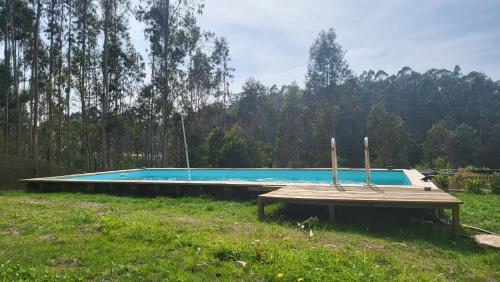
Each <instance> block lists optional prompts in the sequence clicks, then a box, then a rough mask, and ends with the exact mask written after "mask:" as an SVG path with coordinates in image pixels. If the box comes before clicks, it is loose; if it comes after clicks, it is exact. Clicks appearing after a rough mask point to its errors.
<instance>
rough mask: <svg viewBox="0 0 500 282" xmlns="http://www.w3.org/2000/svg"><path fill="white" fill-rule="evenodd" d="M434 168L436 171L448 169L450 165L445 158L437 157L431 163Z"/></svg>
mask: <svg viewBox="0 0 500 282" xmlns="http://www.w3.org/2000/svg"><path fill="white" fill-rule="evenodd" d="M431 164H432V168H434V169H446V168H449V167H450V163H449V162H447V161H446V159H445V158H443V157H437V158H435V159H433V160H432V162H431Z"/></svg>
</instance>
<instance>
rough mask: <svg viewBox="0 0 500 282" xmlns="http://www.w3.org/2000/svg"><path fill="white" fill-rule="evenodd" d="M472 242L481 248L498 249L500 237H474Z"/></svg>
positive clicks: (499, 247)
mask: <svg viewBox="0 0 500 282" xmlns="http://www.w3.org/2000/svg"><path fill="white" fill-rule="evenodd" d="M474 241H475V242H476V243H477V244H478V245H481V246H488V247H493V248H497V249H500V236H498V235H490V234H488V235H484V234H483V235H476V236H474Z"/></svg>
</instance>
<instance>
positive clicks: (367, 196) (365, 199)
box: [257, 182, 462, 235]
mask: <svg viewBox="0 0 500 282" xmlns="http://www.w3.org/2000/svg"><path fill="white" fill-rule="evenodd" d="M414 184H415V183H414ZM417 184H419V183H417ZM420 184H421V186H420V185H418V186H359V185H358V186H355V185H353V186H348V185H337V186H334V185H286V186H283V187H281V188H280V189H277V190H274V191H271V192H268V193H265V194H261V195H259V196H258V198H257V204H258V216H259V219H261V220H262V219H264V218H265V214H264V207H265V205H266V204H269V203H275V202H280V203H285V204H306V205H326V206H328V210H329V217H330V221H331V222H334V221H335V207H338V206H350V207H396V208H429V209H434V210H435V211H436V212H437V213H438V215H439V216H442V215H443V209H451V210H452V219H453V227H454V232H455V235H457V234H458V233H459V228H460V205H461V204H462V201H460V200H459V199H457V198H455V197H453V196H452V195H450V194H448V193H446V192H445V191H443V190H441V189H439V188H437V187H436V186H435V185H434V184H432V183H431V182H425V183H424V182H422V183H420ZM424 187H428V188H427V189H426V188H424ZM429 188H430V190H428V189H429Z"/></svg>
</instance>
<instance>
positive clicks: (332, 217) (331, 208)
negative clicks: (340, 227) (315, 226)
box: [328, 204, 335, 223]
mask: <svg viewBox="0 0 500 282" xmlns="http://www.w3.org/2000/svg"><path fill="white" fill-rule="evenodd" d="M328 215H329V218H330V223H334V222H335V206H334V205H333V204H328Z"/></svg>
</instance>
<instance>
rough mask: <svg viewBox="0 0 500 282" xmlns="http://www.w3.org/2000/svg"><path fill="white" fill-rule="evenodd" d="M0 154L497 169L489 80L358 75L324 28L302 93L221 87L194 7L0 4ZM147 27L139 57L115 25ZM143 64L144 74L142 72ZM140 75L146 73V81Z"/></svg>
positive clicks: (225, 77)
mask: <svg viewBox="0 0 500 282" xmlns="http://www.w3.org/2000/svg"><path fill="white" fill-rule="evenodd" d="M0 2H1V3H0V4H1V7H2V10H1V11H0V39H1V40H2V46H3V51H4V56H3V58H2V61H1V64H0V114H1V119H0V123H1V125H2V130H1V133H0V149H1V150H2V152H4V153H6V154H10V155H15V156H18V157H29V158H32V159H44V160H52V161H55V162H57V163H59V164H61V165H64V166H69V167H78V168H85V169H88V168H90V169H109V168H126V167H138V166H181V167H184V166H185V155H184V143H183V137H182V127H181V113H183V115H185V125H186V135H187V141H188V147H189V156H190V160H191V165H192V166H193V167H263V166H266V167H267V166H273V167H311V166H329V164H330V161H329V160H330V158H329V139H330V138H331V137H335V138H336V139H337V144H338V152H339V163H340V165H342V166H350V167H360V166H362V158H363V147H362V146H363V144H362V139H363V137H364V136H368V137H369V138H370V144H371V156H372V162H373V163H374V165H375V166H382V167H383V166H397V167H408V166H416V165H425V166H438V167H445V166H453V167H457V166H466V165H475V166H488V167H500V155H499V154H500V150H499V149H498V148H497V147H496V146H497V144H500V116H499V115H500V113H499V109H500V99H499V98H500V93H499V90H500V83H499V82H498V81H497V82H494V81H492V80H491V79H490V78H488V77H487V76H486V75H484V74H482V73H479V72H471V73H469V74H463V73H462V72H461V70H460V68H459V67H458V66H457V67H455V69H454V70H452V71H449V70H435V69H433V70H429V71H427V72H425V73H417V72H414V71H412V70H411V69H410V68H408V67H404V68H403V69H401V70H400V71H399V72H398V73H397V74H394V75H388V74H387V73H385V72H384V71H377V72H374V71H366V72H363V73H362V74H361V75H359V76H357V75H354V74H353V73H352V71H351V70H350V68H349V66H348V64H347V62H346V61H345V59H344V50H343V49H342V47H341V46H340V45H339V44H338V42H337V39H336V35H335V32H334V31H333V29H330V30H327V31H323V32H321V33H320V34H319V36H318V37H317V39H316V40H315V41H314V42H313V44H312V46H311V48H310V51H309V53H310V58H309V63H308V71H307V74H305V81H306V83H305V87H303V88H302V87H299V86H297V85H296V84H291V85H285V86H281V87H278V86H275V85H273V86H265V85H263V84H262V83H260V82H258V81H256V80H254V79H249V80H248V81H247V82H246V83H245V85H244V86H243V91H242V92H241V93H239V94H233V93H231V92H230V91H229V86H230V83H231V80H232V73H233V71H234V69H233V68H231V66H230V57H229V44H228V43H227V41H226V40H225V39H224V38H223V37H217V36H215V34H213V33H211V32H208V31H204V30H202V29H201V28H200V26H199V25H198V24H197V21H196V20H197V17H198V16H199V15H200V14H201V12H202V10H203V8H204V4H203V3H202V2H198V1H186V0H175V1H174V0H171V1H170V0H159V1H152V0H150V1H146V2H141V3H143V4H141V6H139V7H132V6H131V3H130V2H129V1H128V0H100V1H97V0H43V1H42V0H36V1H26V0H0ZM132 16H133V17H136V18H137V19H138V20H140V21H142V22H144V23H145V25H146V29H145V30H144V34H145V36H146V38H147V39H148V42H149V43H150V44H149V47H148V58H142V57H141V56H140V55H139V53H138V52H137V50H135V47H134V46H133V44H132V43H131V40H130V27H129V23H128V19H129V18H130V17H132ZM146 66H148V67H146ZM146 72H147V73H146Z"/></svg>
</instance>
